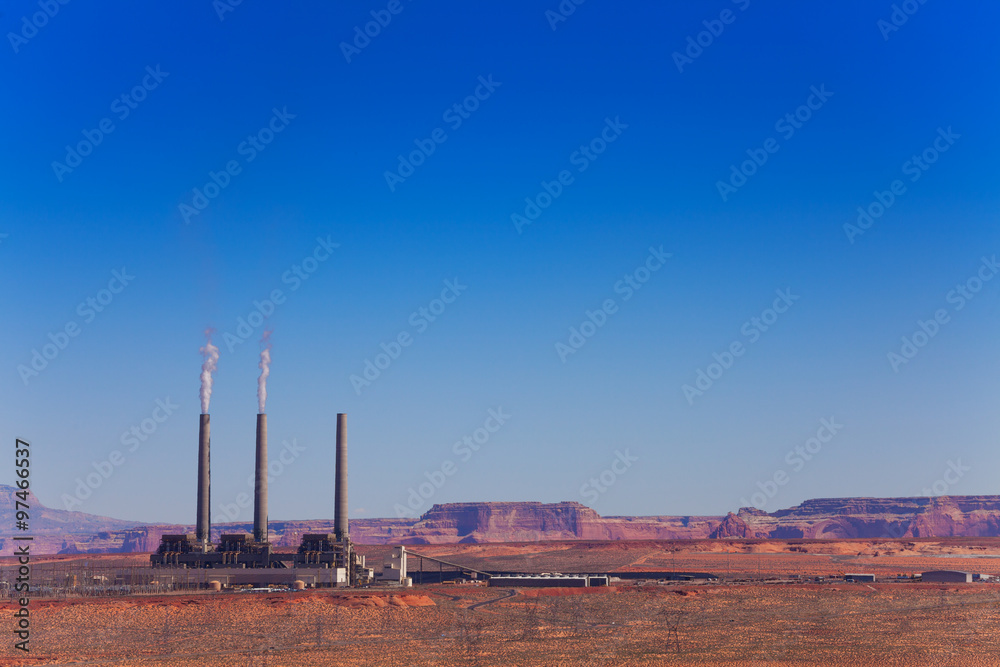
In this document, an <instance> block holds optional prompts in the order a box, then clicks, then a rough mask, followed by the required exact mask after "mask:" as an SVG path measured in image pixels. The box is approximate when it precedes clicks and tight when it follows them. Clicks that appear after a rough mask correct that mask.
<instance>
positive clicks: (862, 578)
mask: <svg viewBox="0 0 1000 667" xmlns="http://www.w3.org/2000/svg"><path fill="white" fill-rule="evenodd" d="M844 581H854V582H857V583H870V584H873V583H875V575H874V574H845V575H844Z"/></svg>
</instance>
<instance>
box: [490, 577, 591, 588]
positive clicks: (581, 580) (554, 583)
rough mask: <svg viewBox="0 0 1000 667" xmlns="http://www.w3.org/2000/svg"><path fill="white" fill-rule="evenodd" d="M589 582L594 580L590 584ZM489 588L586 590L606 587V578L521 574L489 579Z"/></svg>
mask: <svg viewBox="0 0 1000 667" xmlns="http://www.w3.org/2000/svg"><path fill="white" fill-rule="evenodd" d="M591 580H596V581H594V583H593V584H592V583H591ZM489 585H490V586H512V587H515V588H549V587H554V588H587V587H588V586H591V585H594V586H607V585H608V578H607V577H606V576H594V577H591V576H588V575H586V574H565V575H541V574H521V575H502V576H499V577H490V579H489Z"/></svg>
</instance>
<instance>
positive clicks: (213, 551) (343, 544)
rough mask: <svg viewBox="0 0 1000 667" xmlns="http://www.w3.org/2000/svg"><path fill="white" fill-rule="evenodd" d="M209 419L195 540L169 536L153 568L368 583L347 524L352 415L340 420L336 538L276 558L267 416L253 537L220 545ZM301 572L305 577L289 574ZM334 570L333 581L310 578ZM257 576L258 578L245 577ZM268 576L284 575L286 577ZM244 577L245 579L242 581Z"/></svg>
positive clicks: (204, 428) (204, 424)
mask: <svg viewBox="0 0 1000 667" xmlns="http://www.w3.org/2000/svg"><path fill="white" fill-rule="evenodd" d="M209 424H210V419H209V415H207V414H202V415H201V416H200V421H199V429H198V484H197V491H198V493H197V511H196V515H197V521H196V527H195V533H194V534H187V535H176V534H174V535H164V536H163V537H162V539H161V541H160V546H159V548H158V549H157V551H156V553H154V554H152V555H151V556H150V565H151V566H152V567H156V568H184V569H192V568H193V569H213V570H218V572H217V573H216V574H217V575H219V576H218V577H216V578H226V579H230V577H228V576H227V575H230V574H232V575H233V576H234V577H235V578H236V579H238V580H241V581H242V580H255V581H259V582H261V583H268V581H270V580H272V579H273V580H274V581H275V582H277V581H279V580H280V581H282V582H284V581H285V580H286V579H288V580H289V581H292V580H300V581H306V580H308V581H311V582H316V585H347V586H353V585H357V584H359V583H364V582H366V581H368V579H369V574H370V570H367V569H366V568H365V564H364V557H363V556H361V555H359V554H357V553H356V552H355V551H354V547H353V544H352V543H351V539H350V533H349V530H348V519H347V415H345V414H343V413H341V414H338V415H337V432H336V433H337V436H336V452H335V460H336V464H335V465H336V468H335V472H334V498H335V502H334V532H333V533H329V534H322V533H321V534H307V535H305V536H303V538H302V543H301V545H300V546H299V548H298V551H297V552H294V553H276V552H275V551H274V550H273V548H272V545H271V543H270V540H269V534H268V517H267V502H268V492H267V415H266V414H263V413H261V414H258V415H257V437H256V447H255V466H254V468H255V470H254V513H253V517H254V519H253V533H252V534H249V533H233V534H224V535H222V536H221V538H220V540H219V544H218V545H217V546H216V545H213V544H212V543H211V525H210V519H209V509H210V507H211V473H210V446H211V441H210V430H209ZM300 569H301V570H302V571H303V573H302V576H297V574H296V572H290V571H289V570H300ZM316 569H321V570H332V571H331V572H330V573H329V575H323V576H316V575H310V574H309V572H310V571H313V570H316ZM246 570H252V571H255V572H256V573H257V574H253V573H251V572H246ZM265 570H266V571H269V572H270V571H274V570H284V572H282V573H280V574H279V573H278V572H271V573H265ZM240 571H244V574H243V575H241V576H236V575H239V572H240Z"/></svg>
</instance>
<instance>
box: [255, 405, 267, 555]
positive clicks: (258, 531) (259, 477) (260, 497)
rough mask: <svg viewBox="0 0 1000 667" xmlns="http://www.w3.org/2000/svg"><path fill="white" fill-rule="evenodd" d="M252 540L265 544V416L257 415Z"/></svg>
mask: <svg viewBox="0 0 1000 667" xmlns="http://www.w3.org/2000/svg"><path fill="white" fill-rule="evenodd" d="M253 539H254V541H255V542H267V415H264V414H260V415H257V466H256V470H255V473H254V483H253Z"/></svg>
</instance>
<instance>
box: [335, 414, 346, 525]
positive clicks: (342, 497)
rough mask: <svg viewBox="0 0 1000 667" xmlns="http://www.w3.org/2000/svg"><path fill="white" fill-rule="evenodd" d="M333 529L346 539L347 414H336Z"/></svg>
mask: <svg viewBox="0 0 1000 667" xmlns="http://www.w3.org/2000/svg"><path fill="white" fill-rule="evenodd" d="M333 493H334V507H333V531H334V533H335V534H336V537H337V539H338V540H346V539H347V538H348V536H349V534H348V530H347V415H346V414H344V413H342V412H341V413H338V414H337V472H336V481H335V486H334V492H333Z"/></svg>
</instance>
